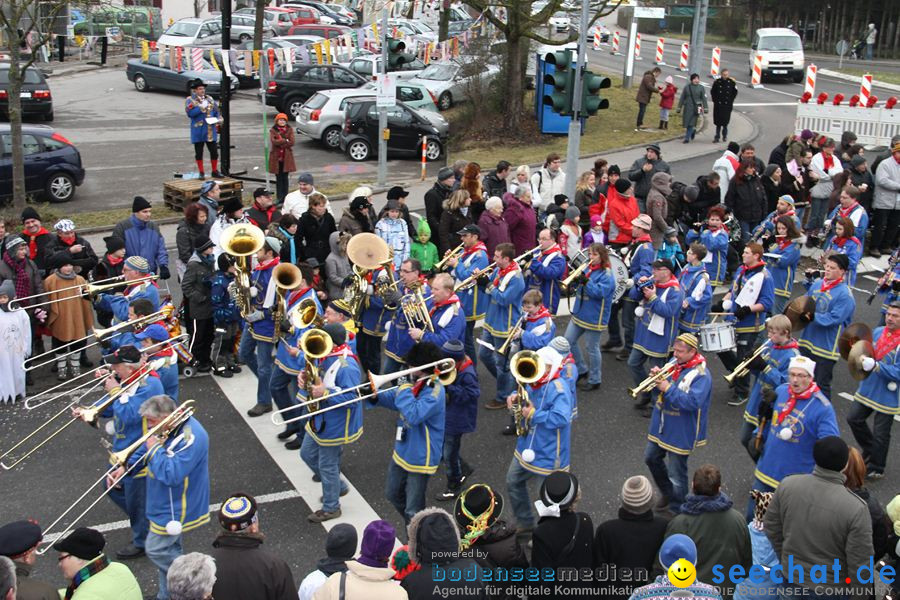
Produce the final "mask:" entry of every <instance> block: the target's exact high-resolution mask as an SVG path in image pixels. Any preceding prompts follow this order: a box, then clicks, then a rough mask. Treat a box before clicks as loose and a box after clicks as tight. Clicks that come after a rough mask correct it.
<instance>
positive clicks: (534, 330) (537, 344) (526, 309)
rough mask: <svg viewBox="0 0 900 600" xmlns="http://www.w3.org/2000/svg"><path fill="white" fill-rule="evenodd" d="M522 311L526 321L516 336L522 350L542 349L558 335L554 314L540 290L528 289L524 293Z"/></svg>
mask: <svg viewBox="0 0 900 600" xmlns="http://www.w3.org/2000/svg"><path fill="white" fill-rule="evenodd" d="M522 313H523V316H524V318H525V322H524V323H523V324H522V328H521V329H519V330H518V331H517V332H516V333H515V337H516V339H517V340H519V345H520V346H521V349H522V350H535V351H536V350H540V349H541V348H543V347H544V346H546V345H547V344H549V343H550V340H552V339H553V338H554V337H555V336H556V325H555V324H554V323H553V314H552V313H551V312H550V310H549V309H548V308H547V307H546V306H544V295H543V294H542V293H541V292H540V290H528V291H527V292H525V293H524V294H523V295H522Z"/></svg>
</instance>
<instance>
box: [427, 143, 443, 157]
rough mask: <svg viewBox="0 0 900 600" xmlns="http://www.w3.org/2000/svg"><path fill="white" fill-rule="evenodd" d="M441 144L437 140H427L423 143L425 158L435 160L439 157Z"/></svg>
mask: <svg viewBox="0 0 900 600" xmlns="http://www.w3.org/2000/svg"><path fill="white" fill-rule="evenodd" d="M441 151H442V149H441V143H440V142H439V141H437V140H428V141H427V142H425V158H426V159H428V160H437V159H439V158H440V157H441Z"/></svg>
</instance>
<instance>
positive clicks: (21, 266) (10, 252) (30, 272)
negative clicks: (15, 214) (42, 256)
mask: <svg viewBox="0 0 900 600" xmlns="http://www.w3.org/2000/svg"><path fill="white" fill-rule="evenodd" d="M4 281H12V283H13V285H14V286H15V291H16V295H15V297H16V298H25V297H26V296H33V295H35V294H40V293H43V291H44V280H43V278H42V277H41V271H40V269H38V266H37V265H36V264H35V263H34V261H33V260H31V259H30V258H28V244H26V243H25V240H23V239H22V238H20V237H19V236H17V235H11V236H8V237H7V238H6V247H5V252H3V255H2V258H0V283H3V282H4ZM10 300H12V298H10ZM25 304H27V301H26V303H25ZM28 317H29V320H30V322H31V344H32V353H33V354H41V353H42V352H43V351H44V350H43V348H44V342H43V339H42V335H43V334H41V333H40V332H41V329H42V327H41V324H43V323H44V322H46V320H47V311H46V310H44V309H42V308H36V309H31V310H29V311H28ZM26 380H27V381H28V382H29V383H30V382H31V374H30V373H26Z"/></svg>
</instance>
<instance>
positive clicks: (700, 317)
mask: <svg viewBox="0 0 900 600" xmlns="http://www.w3.org/2000/svg"><path fill="white" fill-rule="evenodd" d="M706 254H707V251H706V246H704V245H703V244H701V243H700V242H694V243H693V244H691V245H690V246H688V250H687V265H685V267H684V268H683V269H682V270H681V273H679V274H678V285H679V286H681V289H682V291H683V292H684V300H682V301H681V317H680V318H679V319H678V330H679V331H682V332H685V333H694V334H696V333H697V332H698V331H700V326H701V325H703V324H704V323H706V317H707V315H708V314H709V307H710V306H712V293H713V287H712V284H711V283H710V281H709V273H707V272H706V265H705V264H703V259H704V258H706Z"/></svg>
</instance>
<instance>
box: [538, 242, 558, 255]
mask: <svg viewBox="0 0 900 600" xmlns="http://www.w3.org/2000/svg"><path fill="white" fill-rule="evenodd" d="M554 252H559V253H560V254H561V253H562V248H560V247H559V244H553V245H552V246H550V247H549V248H547V249H546V250H542V251H541V256H549V255H551V254H553V253H554Z"/></svg>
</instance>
